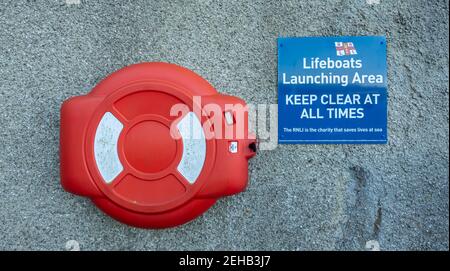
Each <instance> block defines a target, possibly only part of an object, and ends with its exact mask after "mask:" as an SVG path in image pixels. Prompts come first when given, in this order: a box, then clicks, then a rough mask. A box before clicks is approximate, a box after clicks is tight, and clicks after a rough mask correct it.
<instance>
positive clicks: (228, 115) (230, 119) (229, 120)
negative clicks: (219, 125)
mask: <svg viewBox="0 0 450 271" xmlns="http://www.w3.org/2000/svg"><path fill="white" fill-rule="evenodd" d="M225 121H226V122H227V124H228V125H233V123H234V119H233V113H231V112H230V111H227V112H225Z"/></svg>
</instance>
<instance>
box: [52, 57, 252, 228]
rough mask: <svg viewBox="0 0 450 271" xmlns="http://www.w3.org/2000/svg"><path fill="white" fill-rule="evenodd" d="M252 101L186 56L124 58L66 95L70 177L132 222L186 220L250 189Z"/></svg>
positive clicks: (71, 184)
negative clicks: (210, 78) (85, 90)
mask: <svg viewBox="0 0 450 271" xmlns="http://www.w3.org/2000/svg"><path fill="white" fill-rule="evenodd" d="M230 108H231V109H230ZM214 109H215V110H214ZM246 109H247V108H246V104H245V102H244V101H243V100H241V99H239V98H236V97H232V96H227V95H220V94H218V93H217V91H216V90H215V89H214V88H213V87H212V86H211V85H210V84H209V83H208V82H207V81H206V80H204V79H203V78H201V77H200V76H198V75H197V74H195V73H194V72H192V71H190V70H188V69H185V68H182V67H180V66H177V65H174V64H167V63H141V64H135V65H131V66H129V67H126V68H123V69H121V70H119V71H117V72H115V73H113V74H111V75H110V76H108V77H107V78H105V79H104V80H103V81H102V82H101V83H99V84H98V85H97V86H96V87H95V88H94V89H93V90H92V91H91V92H90V93H89V94H87V95H84V96H78V97H72V98H70V99H68V100H66V101H65V102H64V103H63V105H62V107H61V131H60V133H61V135H60V144H61V145H60V156H61V184H62V186H63V187H64V189H65V190H67V191H69V192H71V193H74V194H77V195H81V196H85V197H89V198H91V199H92V201H93V202H94V203H95V204H96V205H97V206H98V207H99V208H100V209H101V210H103V211H104V212H105V213H107V214H109V215H110V216H112V217H113V218H115V219H117V220H119V221H121V222H124V223H126V224H129V225H133V226H137V227H144V228H163V227H172V226H176V225H180V224H183V223H186V222H188V221H190V220H192V219H194V218H195V217H197V216H199V215H200V214H202V213H203V212H205V211H206V210H207V209H208V208H210V207H211V206H212V205H213V204H214V203H215V202H216V200H217V199H218V198H220V197H223V196H227V195H232V194H235V193H239V192H241V191H243V190H244V189H245V187H246V185H247V180H248V159H249V158H251V157H253V156H254V155H255V146H256V145H255V143H256V141H255V138H254V136H252V135H251V134H249V133H248V112H247V110H246ZM219 115H220V116H219ZM230 131H231V132H230Z"/></svg>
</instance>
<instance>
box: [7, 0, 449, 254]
mask: <svg viewBox="0 0 450 271" xmlns="http://www.w3.org/2000/svg"><path fill="white" fill-rule="evenodd" d="M69 2H70V0H69ZM72 2H77V1H72ZM372 2H376V1H372ZM448 11H449V4H448V1H426V0H422V1H419V0H417V1H387V0H381V1H380V3H379V4H375V5H368V4H367V3H366V1H365V0H355V1H350V0H342V1H254V0H250V1H229V0H228V1H207V0H205V1H200V0H199V1H143V0H142V1H106V0H105V1H94V0H90V1H88V0H81V4H72V5H67V4H66V2H65V1H64V0H53V1H31V0H30V1H13V0H11V1H6V0H2V1H1V2H0V127H1V128H0V129H1V135H0V248H1V249H33V250H44V249H55V250H60V249H62V250H63V249H65V244H66V242H67V241H68V240H71V239H73V240H76V241H77V242H78V243H79V244H80V247H81V249H82V250H87V249H99V250H124V249H132V250H155V249H158V250H170V249H176V250H184V249H195V250H217V249H242V250H247V249H257V250H268V249H283V250H309V249H313V250H334V249H336V250H342V249H351V250H363V249H365V245H366V242H367V241H369V240H376V241H378V242H379V244H380V247H381V249H383V250H434V249H437V250H441V249H449V235H448V226H449V225H448V224H449V216H448V215H449V205H448V203H449V198H448V192H449V190H448V189H449V187H448V177H449V174H448V165H449V160H448V158H449V157H448V149H449V145H448V135H449V134H448V128H449V127H448V124H449V114H448V98H449V96H448V94H449V93H448V60H449V58H448V45H449V44H448ZM322 35H325V36H329V35H386V37H387V39H388V66H389V67H388V74H389V76H388V77H389V80H388V84H389V120H388V122H389V124H388V125H389V143H388V144H387V145H381V146H380V145H378V146H373V145H283V146H279V147H278V148H276V149H275V150H273V151H264V152H260V153H259V155H258V156H257V157H255V158H254V159H253V160H252V161H251V165H250V175H251V177H250V185H249V187H248V190H247V191H246V192H244V193H242V194H240V195H238V196H234V197H229V198H224V199H221V200H220V201H219V202H218V203H217V204H216V205H215V206H214V207H213V208H212V209H211V210H210V211H208V212H207V213H206V214H204V215H203V216H201V217H200V218H199V219H197V220H195V221H193V222H192V223H189V224H187V225H184V226H182V227H178V228H174V229H169V230H158V231H155V230H142V229H136V228H131V227H128V226H125V225H122V224H120V223H118V222H116V221H114V220H112V219H111V218H109V217H108V216H106V215H104V214H103V213H101V212H100V211H99V210H98V209H96V208H95V207H94V206H93V204H91V202H90V201H89V200H88V199H86V198H80V197H76V196H74V195H71V194H68V193H66V192H64V191H63V190H62V188H61V187H60V184H59V157H58V140H59V108H60V105H61V103H62V101H63V100H65V99H67V98H68V97H70V96H74V95H80V94H85V93H87V92H89V91H90V90H91V89H92V88H93V87H94V86H95V85H96V84H97V83H98V82H99V81H100V80H101V79H102V78H103V77H105V76H107V75H108V74H110V73H111V72H113V71H115V70H117V69H119V68H121V67H124V66H126V65H129V64H132V63H136V62H142V61H166V62H171V63H176V64H179V65H182V66H185V67H187V68H190V69H192V70H194V71H195V72H197V73H198V74H200V75H201V76H203V77H204V78H206V79H207V80H208V81H210V82H211V84H212V85H214V86H215V87H216V88H217V90H218V91H220V92H222V93H227V94H231V95H237V96H240V97H242V98H244V99H245V100H246V101H248V102H249V103H276V101H277V87H276V80H277V71H276V64H277V53H276V52H277V51H276V38H277V37H278V36H322Z"/></svg>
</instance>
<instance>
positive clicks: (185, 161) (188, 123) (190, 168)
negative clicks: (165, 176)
mask: <svg viewBox="0 0 450 271" xmlns="http://www.w3.org/2000/svg"><path fill="white" fill-rule="evenodd" d="M177 128H178V130H179V132H180V135H181V138H182V140H183V156H182V157H181V161H180V164H179V165H178V167H177V169H178V172H180V173H181V175H183V176H184V178H186V180H187V181H188V182H189V183H191V184H193V183H195V181H196V180H197V178H198V176H199V175H200V172H201V171H202V168H203V164H204V163H205V157H206V139H205V133H204V131H203V128H202V125H201V123H200V121H199V120H198V118H197V116H196V115H195V114H194V113H193V112H189V113H187V114H186V116H184V118H183V119H182V120H181V121H180V122H179V123H178V124H177Z"/></svg>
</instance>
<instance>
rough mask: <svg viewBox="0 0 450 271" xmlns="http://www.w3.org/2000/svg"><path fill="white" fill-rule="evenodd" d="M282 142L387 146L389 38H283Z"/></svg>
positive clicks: (280, 62) (280, 45)
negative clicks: (387, 39)
mask: <svg viewBox="0 0 450 271" xmlns="http://www.w3.org/2000/svg"><path fill="white" fill-rule="evenodd" d="M278 142H279V143H284V144H292V143H302V144H303V143H312V144H322V143H328V144H353V143H356V144H361V143H365V144H380V143H386V142H387V72H386V38H385V37H381V36H370V37H306V38H278Z"/></svg>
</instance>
